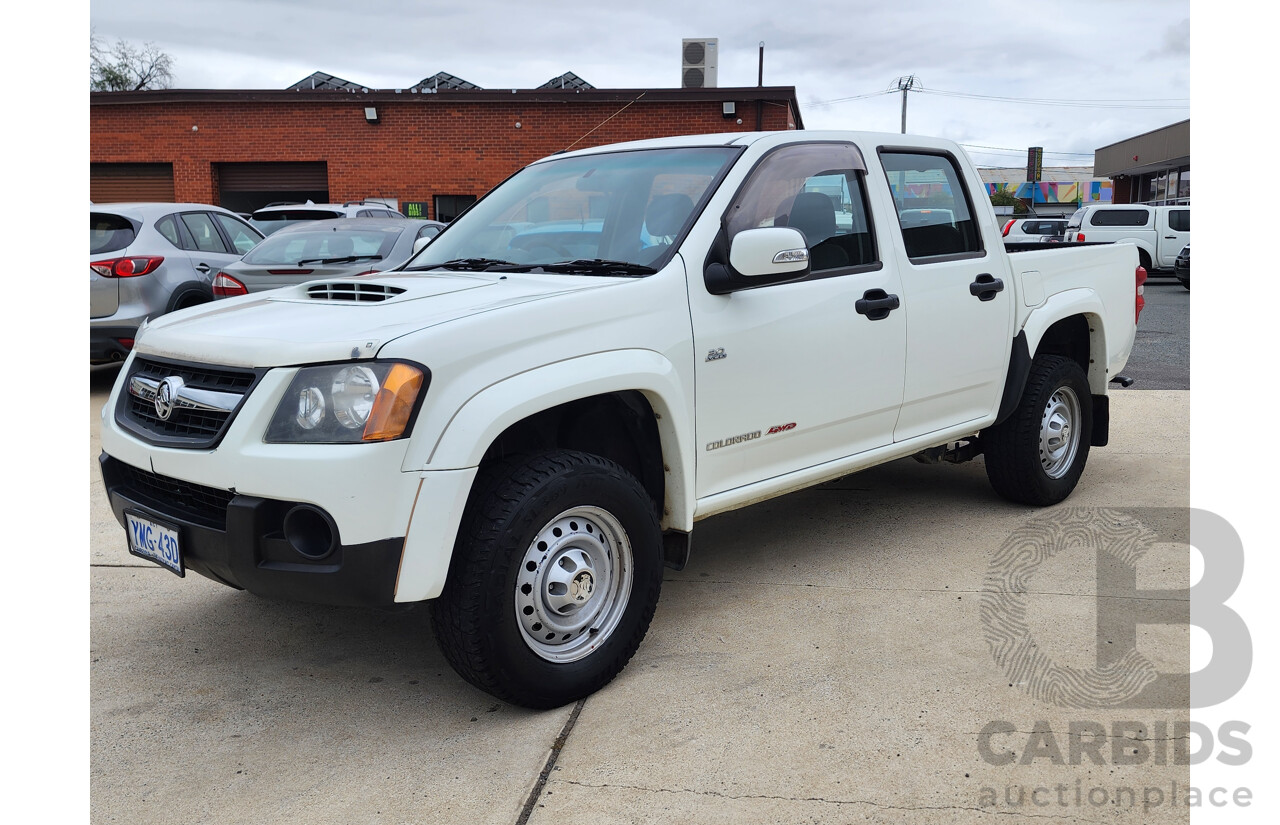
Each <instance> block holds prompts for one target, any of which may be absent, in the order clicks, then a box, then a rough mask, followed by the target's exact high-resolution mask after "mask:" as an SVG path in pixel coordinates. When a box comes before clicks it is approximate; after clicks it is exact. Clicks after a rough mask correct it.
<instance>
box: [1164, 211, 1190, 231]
mask: <svg viewBox="0 0 1280 825" xmlns="http://www.w3.org/2000/svg"><path fill="white" fill-rule="evenodd" d="M1169 228H1170V229H1172V230H1173V231H1174V232H1190V231H1191V210H1190V209H1170V210H1169Z"/></svg>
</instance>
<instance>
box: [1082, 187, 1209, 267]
mask: <svg viewBox="0 0 1280 825" xmlns="http://www.w3.org/2000/svg"><path fill="white" fill-rule="evenodd" d="M1063 241H1064V242H1066V243H1131V244H1133V245H1134V246H1136V247H1137V248H1138V263H1139V265H1141V266H1142V267H1143V268H1144V269H1146V270H1147V271H1148V272H1157V271H1159V272H1172V271H1173V270H1174V268H1175V263H1176V261H1177V259H1178V253H1180V252H1182V249H1183V247H1185V246H1186V245H1187V244H1189V243H1191V207H1190V206H1185V205H1184V206H1149V205H1147V204H1142V203H1114V204H1094V205H1091V206H1084V207H1081V208H1080V209H1077V210H1076V211H1075V212H1074V213H1073V214H1072V215H1071V217H1070V218H1069V219H1068V220H1067V228H1066V232H1065V234H1064V236H1063Z"/></svg>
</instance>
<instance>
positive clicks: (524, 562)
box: [431, 451, 662, 708]
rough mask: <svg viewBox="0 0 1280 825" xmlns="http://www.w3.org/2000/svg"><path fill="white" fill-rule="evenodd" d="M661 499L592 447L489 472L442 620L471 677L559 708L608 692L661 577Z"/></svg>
mask: <svg viewBox="0 0 1280 825" xmlns="http://www.w3.org/2000/svg"><path fill="white" fill-rule="evenodd" d="M661 550H662V535H661V530H660V528H659V526H658V520H657V515H656V514H655V512H654V506H653V502H652V501H651V500H650V498H649V496H648V494H647V493H646V492H645V490H644V488H643V487H642V486H641V484H640V483H639V482H638V481H637V480H636V479H635V478H634V477H633V476H631V475H630V474H629V473H627V472H626V470H624V469H623V468H622V467H620V466H619V465H617V464H615V463H613V462H611V461H608V460H606V459H603V458H600V457H599V456H595V455H591V454H588V453H580V452H573V451H557V452H551V453H541V454H536V455H532V456H524V457H519V458H516V459H514V460H508V461H505V462H502V463H500V464H498V465H495V466H494V467H493V468H491V469H489V470H487V471H485V472H484V473H483V478H482V479H480V480H479V481H478V482H477V485H476V489H475V492H474V493H473V495H472V499H471V500H470V501H469V502H468V505H467V511H466V514H465V515H464V517H463V525H462V529H461V530H460V531H459V535H458V542H457V544H456V546H455V548H454V555H453V561H452V563H451V565H450V570H449V579H448V583H447V584H446V585H445V589H444V592H443V593H442V594H441V596H440V598H438V599H436V600H435V601H433V602H432V606H431V611H432V619H433V627H434V629H435V634H436V638H437V640H438V641H439V642H440V648H441V650H442V651H443V652H444V655H445V657H446V658H447V659H448V660H449V663H450V664H451V665H453V667H454V669H455V670H457V671H458V673H459V674H460V675H461V676H462V677H463V678H465V679H467V681H469V682H471V683H472V684H474V685H476V686H477V687H479V688H481V689H482V690H485V691H487V692H489V693H492V694H493V695H495V696H497V697H499V698H501V699H504V700H506V701H508V702H512V703H514V704H518V705H524V706H526V707H534V708H550V707H558V706H560V705H564V704H567V703H569V702H573V701H575V700H577V699H580V698H582V697H583V696H586V695H588V694H590V693H593V692H595V691H596V690H599V689H600V688H601V687H603V686H604V685H606V684H607V683H608V682H609V681H610V680H611V679H613V678H614V676H616V675H617V674H618V673H619V672H620V671H621V670H622V668H623V666H624V665H626V663H627V661H628V660H630V659H631V656H632V655H633V654H634V653H635V651H636V649H637V648H638V647H639V646H640V642H641V640H642V639H643V638H644V634H645V632H646V630H647V629H648V627H649V622H650V620H651V619H652V618H653V613H654V610H655V608H656V606H657V602H658V594H659V590H660V588H661V584H662V552H661Z"/></svg>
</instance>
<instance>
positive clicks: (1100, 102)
mask: <svg viewBox="0 0 1280 825" xmlns="http://www.w3.org/2000/svg"><path fill="white" fill-rule="evenodd" d="M900 83H901V84H903V85H905V86H906V88H903V87H902V86H900V85H899V84H900ZM899 91H901V92H903V93H904V95H905V93H906V92H907V91H912V92H922V93H924V94H931V95H937V96H939V97H960V98H968V99H971V100H988V101H991V102H994V103H1021V104H1027V105H1030V106H1067V107H1074V108H1081V109H1186V108H1188V107H1189V106H1190V105H1191V98H1188V97H1153V98H1101V99H1089V98H1075V99H1072V98H1062V99H1056V98H1043V97H1011V96H1007V95H981V94H975V93H971V92H955V91H949V90H946V89H929V88H926V87H925V86H923V85H922V84H921V83H920V79H919V78H918V77H916V76H914V75H911V76H909V77H900V78H897V79H896V80H894V81H893V83H891V84H890V85H889V88H887V89H882V90H880V91H878V92H866V93H864V94H858V95H850V96H848V97H837V98H833V99H831V100H817V101H813V102H811V103H809V105H810V106H830V105H832V104H835V103H848V102H850V101H854V100H867V99H869V98H873V97H881V96H883V95H889V94H894V93H895V92H899ZM1166 103H1167V104H1174V105H1158V104H1166Z"/></svg>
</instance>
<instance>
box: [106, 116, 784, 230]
mask: <svg viewBox="0 0 1280 825" xmlns="http://www.w3.org/2000/svg"><path fill="white" fill-rule="evenodd" d="M369 105H374V106H376V107H377V109H378V115H379V119H380V120H381V122H380V123H379V124H376V125H373V124H369V123H367V122H365V118H364V107H365V106H369ZM737 110H738V114H737V117H739V118H741V119H742V124H741V125H739V124H738V123H737V122H736V119H735V118H726V117H724V116H723V114H722V110H721V104H720V102H719V101H717V102H683V101H682V102H646V101H644V100H640V101H638V102H635V103H633V104H631V105H627V104H625V103H621V104H619V103H613V102H609V103H599V102H577V101H573V102H529V101H523V102H512V103H510V104H507V103H491V102H486V103H449V102H447V101H441V100H440V99H439V98H436V97H435V96H430V97H427V96H422V97H418V96H413V97H409V96H407V95H406V100H405V101H404V102H400V101H398V100H397V101H395V102H392V103H387V102H385V101H383V100H379V101H377V102H373V101H370V100H368V99H365V98H364V97H363V96H357V95H352V96H351V99H350V102H349V103H347V102H346V101H342V102H333V101H326V102H323V103H319V102H307V101H299V102H298V103H292V102H289V103H280V102H253V101H246V102H200V103H188V102H169V103H140V104H131V103H130V104H119V105H95V106H91V107H90V119H89V123H90V127H89V128H90V161H91V162H94V163H138V162H166V163H172V164H173V173H174V196H175V198H176V199H177V200H178V201H191V202H196V203H214V204H216V203H218V185H217V182H216V181H215V180H214V177H215V167H214V166H213V165H212V164H215V163H225V162H250V161H326V162H327V164H328V170H329V197H330V199H331V200H333V201H338V202H341V201H345V200H354V199H357V198H361V197H366V196H368V197H376V196H381V197H386V198H396V199H398V200H400V201H401V202H403V201H427V202H430V201H431V198H432V196H433V195H477V196H479V195H482V194H484V193H485V192H487V191H488V190H489V189H491V188H492V187H493V186H495V185H496V184H498V183H500V182H501V181H502V180H503V179H504V178H506V177H507V176H508V175H510V174H511V173H513V172H515V171H516V170H517V169H519V168H521V167H522V166H524V165H526V164H527V163H529V162H530V161H533V160H536V159H538V158H540V157H544V156H546V155H549V154H552V153H554V152H558V151H561V150H563V149H569V148H573V149H581V148H585V147H588V146H596V145H600V144H604V143H615V142H618V141H624V140H638V139H642V138H652V137H663V136H667V135H680V134H695V133H699V134H700V133H715V132H730V131H744V130H753V129H755V126H756V103H755V101H751V102H747V101H739V102H738V103H737ZM517 123H518V124H519V126H518V127H517V125H516V124H517ZM193 126H194V127H196V128H195V129H193V128H192V127H193ZM763 128H764V129H765V130H775V129H788V128H795V123H794V122H793V117H792V115H791V112H790V109H789V107H788V106H786V105H781V104H778V103H773V102H765V103H764V104H763ZM432 217H434V215H432Z"/></svg>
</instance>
